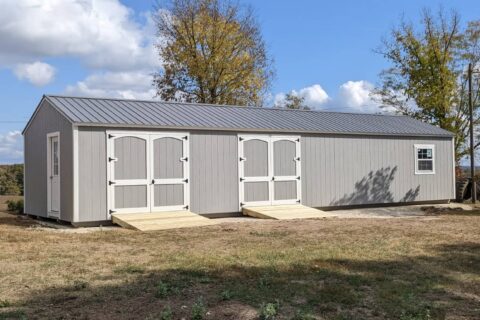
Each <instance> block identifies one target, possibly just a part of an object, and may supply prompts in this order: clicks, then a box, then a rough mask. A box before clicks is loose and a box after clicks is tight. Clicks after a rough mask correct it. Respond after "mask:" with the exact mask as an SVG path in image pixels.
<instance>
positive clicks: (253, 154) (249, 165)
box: [243, 139, 268, 177]
mask: <svg viewBox="0 0 480 320" xmlns="http://www.w3.org/2000/svg"><path fill="white" fill-rule="evenodd" d="M243 155H244V156H245V165H244V175H245V177H266V176H268V142H266V141H264V140H259V139H252V140H247V141H245V142H244V143H243Z"/></svg>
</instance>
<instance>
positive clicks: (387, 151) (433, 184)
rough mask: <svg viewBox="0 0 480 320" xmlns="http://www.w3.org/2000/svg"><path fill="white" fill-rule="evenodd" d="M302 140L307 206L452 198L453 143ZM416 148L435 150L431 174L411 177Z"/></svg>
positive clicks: (418, 140)
mask: <svg viewBox="0 0 480 320" xmlns="http://www.w3.org/2000/svg"><path fill="white" fill-rule="evenodd" d="M301 141H302V193H303V195H302V198H303V199H302V203H303V204H305V205H307V206H312V207H328V206H341V205H355V204H373V203H391V202H412V201H427V200H446V199H451V198H453V197H454V185H453V167H452V166H453V159H452V158H453V154H452V141H451V139H441V138H437V139H434V138H430V139H421V138H420V139H417V138H404V137H402V138H388V137H387V138H385V137H384V138H380V137H335V136H330V137H319V136H303V137H302V139H301ZM415 144H434V145H435V171H436V173H435V174H433V175H430V174H424V175H416V174H415V154H414V145H415Z"/></svg>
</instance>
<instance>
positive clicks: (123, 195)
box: [115, 186, 148, 208]
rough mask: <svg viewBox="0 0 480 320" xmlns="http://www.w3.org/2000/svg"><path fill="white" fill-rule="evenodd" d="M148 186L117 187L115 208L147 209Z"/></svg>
mask: <svg viewBox="0 0 480 320" xmlns="http://www.w3.org/2000/svg"><path fill="white" fill-rule="evenodd" d="M147 192H148V190H147V186H115V208H145V207H146V206H147Z"/></svg>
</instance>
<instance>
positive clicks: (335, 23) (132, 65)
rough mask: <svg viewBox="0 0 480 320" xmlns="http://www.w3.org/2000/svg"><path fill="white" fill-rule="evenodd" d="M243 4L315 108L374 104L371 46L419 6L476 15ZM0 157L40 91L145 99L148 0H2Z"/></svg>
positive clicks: (381, 1)
mask: <svg viewBox="0 0 480 320" xmlns="http://www.w3.org/2000/svg"><path fill="white" fill-rule="evenodd" d="M239 1H240V3H242V4H245V5H251V6H252V7H253V8H254V10H255V12H256V16H257V18H258V21H259V23H260V27H261V30H262V34H263V37H264V40H265V42H266V45H267V49H268V52H269V54H270V55H271V57H272V58H273V59H274V67H275V70H276V77H275V79H274V81H273V83H272V87H271V89H270V91H269V101H268V102H269V104H270V105H274V104H275V103H276V102H279V101H281V100H282V99H283V97H284V96H285V94H286V93H289V92H292V93H294V94H296V95H299V96H302V97H304V98H305V102H306V103H308V104H309V105H311V106H313V107H314V108H316V109H327V110H337V111H349V112H367V113H372V112H378V111H379V108H378V104H377V103H376V102H375V101H372V99H371V97H370V91H371V90H372V89H373V88H374V86H375V84H378V74H379V72H380V71H381V70H382V69H384V68H386V67H388V62H387V61H385V60H384V59H383V57H382V56H380V55H379V54H377V53H375V49H377V48H378V47H379V45H380V44H381V39H382V37H385V36H388V33H389V30H390V29H391V28H392V27H394V26H396V25H398V23H399V22H400V20H401V18H402V17H404V18H405V19H406V20H407V21H411V22H413V23H418V21H419V18H420V12H421V10H422V9H423V8H430V9H431V10H433V11H436V10H438V9H439V8H441V7H443V8H444V9H446V10H450V9H455V10H457V12H458V13H459V14H460V16H461V18H462V22H463V23H466V22H467V21H470V20H476V19H480V16H479V15H478V14H479V13H480V1H478V0H457V1H437V0H402V1H401V0H397V1H386V0H363V1H355V0H348V1H347V0H335V1H331V0H330V1H320V0H317V1H314V0H309V1H306V0H295V1H279V0H276V1H275V0H262V1H253V0H239ZM0 4H1V7H2V9H1V10H0V97H1V103H0V164H1V163H21V162H23V151H22V150H23V138H22V136H21V131H22V130H23V128H24V127H25V124H26V122H27V121H28V119H29V118H30V116H31V115H32V113H33V111H34V110H35V107H36V106H37V104H38V102H39V101H40V99H41V97H42V95H43V94H63V95H77V96H78V95H80V96H96V97H121V98H136V99H151V98H152V97H153V96H154V95H155V91H154V90H153V88H152V86H151V82H152V79H151V74H152V73H153V72H155V71H158V70H160V68H161V63H160V60H159V58H158V54H157V52H156V49H155V47H154V45H155V43H156V42H157V41H158V38H157V35H156V30H155V25H154V22H153V20H152V15H153V14H154V13H153V4H154V0H152V1H151V0H140V1H138V0H137V1H134V0H0Z"/></svg>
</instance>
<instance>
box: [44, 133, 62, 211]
mask: <svg viewBox="0 0 480 320" xmlns="http://www.w3.org/2000/svg"><path fill="white" fill-rule="evenodd" d="M52 138H57V141H58V150H57V157H58V183H60V182H61V170H60V169H61V167H60V166H61V156H62V155H61V148H60V131H55V132H50V133H47V217H52V218H57V219H58V218H60V211H61V208H62V203H61V190H62V189H61V188H59V192H58V212H55V211H52V179H50V177H51V176H52V174H53V173H52V160H53V159H52Z"/></svg>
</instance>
